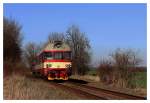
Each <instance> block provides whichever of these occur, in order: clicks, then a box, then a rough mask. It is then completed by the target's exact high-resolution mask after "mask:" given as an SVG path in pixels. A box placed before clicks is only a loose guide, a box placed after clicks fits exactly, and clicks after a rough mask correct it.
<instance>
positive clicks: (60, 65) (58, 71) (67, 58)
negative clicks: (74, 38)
mask: <svg viewBox="0 0 150 103" xmlns="http://www.w3.org/2000/svg"><path fill="white" fill-rule="evenodd" d="M71 54H72V52H71V48H70V46H69V45H68V44H67V43H65V42H63V41H51V42H49V43H48V44H47V45H46V46H45V47H44V48H43V49H42V50H41V51H40V52H39V53H37V56H36V58H35V61H36V62H34V63H33V64H34V65H33V67H32V73H33V75H38V76H42V77H45V78H47V79H48V80H68V78H69V76H71V74H72V62H71V61H72V60H71V59H72V55H71Z"/></svg>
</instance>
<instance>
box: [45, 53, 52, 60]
mask: <svg viewBox="0 0 150 103" xmlns="http://www.w3.org/2000/svg"><path fill="white" fill-rule="evenodd" d="M44 59H48V60H49V59H53V55H52V53H51V52H45V53H44Z"/></svg>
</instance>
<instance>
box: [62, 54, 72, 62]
mask: <svg viewBox="0 0 150 103" xmlns="http://www.w3.org/2000/svg"><path fill="white" fill-rule="evenodd" d="M63 58H64V59H68V60H70V59H71V52H64V53H63Z"/></svg>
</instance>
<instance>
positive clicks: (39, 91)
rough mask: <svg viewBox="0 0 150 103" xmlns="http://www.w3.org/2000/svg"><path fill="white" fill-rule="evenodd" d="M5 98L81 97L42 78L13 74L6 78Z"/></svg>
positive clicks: (47, 98)
mask: <svg viewBox="0 0 150 103" xmlns="http://www.w3.org/2000/svg"><path fill="white" fill-rule="evenodd" d="M3 96H4V97H3V98H4V99H5V100H49V99H51V100H56V99H58V100H64V99H81V98H79V97H78V96H76V95H75V94H71V93H70V92H69V91H64V90H62V89H61V88H57V87H54V86H53V85H51V84H50V82H46V81H44V80H42V79H36V78H33V77H32V78H31V77H27V76H21V75H15V74H12V75H11V76H8V77H6V78H4V95H3Z"/></svg>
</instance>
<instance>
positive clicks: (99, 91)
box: [64, 81, 146, 100]
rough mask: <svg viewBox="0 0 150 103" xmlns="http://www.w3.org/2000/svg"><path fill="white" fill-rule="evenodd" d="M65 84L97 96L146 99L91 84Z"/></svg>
mask: <svg viewBox="0 0 150 103" xmlns="http://www.w3.org/2000/svg"><path fill="white" fill-rule="evenodd" d="M64 85H65V86H70V87H74V88H76V89H78V90H82V91H84V92H87V93H90V94H93V95H96V96H99V97H101V98H105V99H117V100H118V99H121V100H146V97H140V96H134V95H130V94H125V93H120V92H116V91H110V90H106V89H101V88H96V87H93V86H89V85H85V84H80V83H74V82H70V81H69V82H66V83H64Z"/></svg>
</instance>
